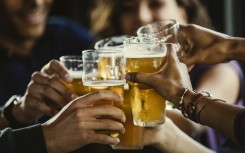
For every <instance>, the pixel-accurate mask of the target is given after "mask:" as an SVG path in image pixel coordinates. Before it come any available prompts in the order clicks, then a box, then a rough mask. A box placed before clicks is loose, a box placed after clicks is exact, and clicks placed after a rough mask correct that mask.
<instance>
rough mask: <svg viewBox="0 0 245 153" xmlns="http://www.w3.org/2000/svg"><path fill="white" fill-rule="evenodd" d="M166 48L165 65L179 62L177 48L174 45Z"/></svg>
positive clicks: (167, 45) (168, 45)
mask: <svg viewBox="0 0 245 153" xmlns="http://www.w3.org/2000/svg"><path fill="white" fill-rule="evenodd" d="M166 47H167V63H173V62H174V63H176V62H179V59H178V57H177V46H176V45H175V44H171V43H169V44H166Z"/></svg>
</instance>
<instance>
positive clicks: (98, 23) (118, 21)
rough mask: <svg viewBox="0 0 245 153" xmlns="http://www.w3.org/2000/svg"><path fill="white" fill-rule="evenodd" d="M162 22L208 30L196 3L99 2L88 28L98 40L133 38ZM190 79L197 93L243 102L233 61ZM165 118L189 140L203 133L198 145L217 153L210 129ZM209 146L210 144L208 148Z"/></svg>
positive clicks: (196, 71)
mask: <svg viewBox="0 0 245 153" xmlns="http://www.w3.org/2000/svg"><path fill="white" fill-rule="evenodd" d="M102 10H103V11H102ZM164 19H176V20H177V21H178V22H179V23H181V24H187V23H195V24H198V25H201V26H204V27H208V28H211V27H212V26H211V23H210V20H209V18H208V16H207V13H206V12H205V9H204V8H203V6H202V5H201V4H200V2H199V1H198V0H176V1H173V0H124V1H119V0H99V1H98V2H97V5H96V7H95V8H94V9H93V12H92V14H91V28H92V31H93V32H94V34H95V35H97V36H98V38H105V37H109V36H113V35H121V34H127V35H134V34H135V33H136V30H137V29H138V28H139V27H140V26H142V25H145V24H148V23H152V22H154V21H159V20H164ZM224 74H225V75H224ZM190 77H191V81H192V84H193V88H194V89H195V90H197V91H207V92H209V93H211V94H212V95H214V96H215V97H217V98H222V99H224V100H225V101H227V102H229V103H231V104H242V102H243V101H242V92H241V90H240V89H241V88H242V84H243V83H242V82H243V75H242V71H241V69H240V67H239V64H238V63H237V62H236V61H232V62H230V63H227V64H217V65H195V67H194V68H193V69H192V70H191V71H190ZM168 116H169V117H170V118H172V119H173V121H174V122H175V123H176V125H177V126H179V127H180V128H181V129H182V130H183V131H185V132H186V133H187V134H189V135H190V136H192V137H196V136H200V134H202V133H203V132H204V131H205V132H206V133H205V134H203V135H201V136H200V141H201V142H202V143H203V144H205V145H207V146H208V147H210V148H212V149H213V150H217V148H218V147H219V146H220V145H221V144H222V143H223V141H224V140H225V139H224V138H223V137H222V135H221V134H219V133H218V132H215V131H214V130H212V129H207V128H206V127H204V126H199V125H197V124H193V123H190V122H189V121H187V120H185V119H184V118H179V117H178V119H176V118H177V117H176V113H175V114H173V112H172V113H168ZM179 120H181V121H182V122H180V121H179ZM183 121H184V122H183ZM193 131H194V132H193ZM198 139H199V138H198ZM209 142H211V143H210V144H208V143H209Z"/></svg>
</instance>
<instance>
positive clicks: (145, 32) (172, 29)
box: [137, 19, 184, 56]
mask: <svg viewBox="0 0 245 153" xmlns="http://www.w3.org/2000/svg"><path fill="white" fill-rule="evenodd" d="M178 31H179V23H178V22H177V21H176V20H173V19H166V20H162V21H156V22H153V23H150V24H147V25H144V26H142V27H140V28H139V29H138V30H137V35H138V36H139V37H143V38H144V39H151V38H158V39H159V40H160V41H162V42H164V43H171V44H175V47H176V51H177V55H178V56H182V55H183V54H184V51H182V49H181V46H180V44H179V42H178Z"/></svg>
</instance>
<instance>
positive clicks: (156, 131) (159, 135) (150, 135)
mask: <svg viewBox="0 0 245 153" xmlns="http://www.w3.org/2000/svg"><path fill="white" fill-rule="evenodd" d="M144 132H145V133H144V144H145V145H151V146H153V147H156V148H157V149H159V150H160V151H162V152H165V153H172V152H181V153H190V152H202V153H214V152H213V151H212V150H210V149H208V148H206V147H204V146H203V145H201V144H199V143H198V142H196V141H195V140H193V139H192V138H191V137H189V136H188V135H186V134H185V133H184V132H183V131H181V130H180V129H179V128H178V127H177V126H176V125H175V124H174V123H173V122H172V121H171V120H170V119H169V118H166V122H165V123H164V124H161V125H159V126H157V127H154V128H145V130H144Z"/></svg>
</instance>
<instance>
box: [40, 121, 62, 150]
mask: <svg viewBox="0 0 245 153" xmlns="http://www.w3.org/2000/svg"><path fill="white" fill-rule="evenodd" d="M42 130H43V135H44V140H45V144H46V149H47V151H48V153H60V152H61V151H59V150H57V149H58V148H59V147H57V146H56V144H55V140H54V139H53V138H54V137H53V136H52V133H54V131H53V130H52V129H50V127H49V125H48V124H46V123H44V124H42ZM50 132H52V133H50Z"/></svg>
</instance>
